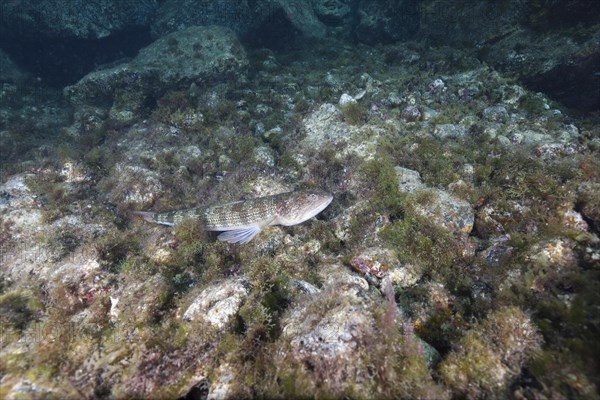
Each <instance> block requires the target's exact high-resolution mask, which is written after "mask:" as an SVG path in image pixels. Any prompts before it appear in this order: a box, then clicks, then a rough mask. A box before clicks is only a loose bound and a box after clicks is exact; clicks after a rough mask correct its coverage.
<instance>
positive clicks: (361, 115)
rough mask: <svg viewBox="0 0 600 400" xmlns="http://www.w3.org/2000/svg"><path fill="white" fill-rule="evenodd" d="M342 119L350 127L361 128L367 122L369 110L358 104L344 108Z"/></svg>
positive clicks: (344, 106)
mask: <svg viewBox="0 0 600 400" xmlns="http://www.w3.org/2000/svg"><path fill="white" fill-rule="evenodd" d="M342 118H343V119H344V122H345V123H347V124H349V125H355V126H360V125H362V124H364V123H365V122H366V121H367V109H366V108H365V107H364V106H362V105H360V104H358V103H348V104H345V105H343V106H342Z"/></svg>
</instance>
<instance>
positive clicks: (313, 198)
mask: <svg viewBox="0 0 600 400" xmlns="http://www.w3.org/2000/svg"><path fill="white" fill-rule="evenodd" d="M308 199H309V200H310V201H317V195H316V194H310V195H308Z"/></svg>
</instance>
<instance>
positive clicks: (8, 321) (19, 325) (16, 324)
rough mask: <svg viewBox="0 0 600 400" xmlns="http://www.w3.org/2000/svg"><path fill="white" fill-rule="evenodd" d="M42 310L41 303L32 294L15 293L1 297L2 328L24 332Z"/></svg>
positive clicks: (0, 320) (0, 319) (0, 324)
mask: <svg viewBox="0 0 600 400" xmlns="http://www.w3.org/2000/svg"><path fill="white" fill-rule="evenodd" d="M40 308H41V304H40V302H39V301H38V300H37V299H35V298H34V297H33V295H32V294H31V293H28V292H24V291H13V292H8V293H5V294H3V295H0V326H1V327H2V328H3V329H2V330H4V329H5V328H8V327H12V328H13V329H17V330H22V329H24V328H25V327H26V326H27V324H29V322H30V321H31V320H32V319H33V318H34V314H35V312H36V311H37V310H39V309H40Z"/></svg>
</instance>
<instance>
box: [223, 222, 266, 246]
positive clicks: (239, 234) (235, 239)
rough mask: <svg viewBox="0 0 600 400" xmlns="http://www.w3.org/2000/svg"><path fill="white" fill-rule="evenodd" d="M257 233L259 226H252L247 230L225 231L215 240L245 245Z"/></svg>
mask: <svg viewBox="0 0 600 400" xmlns="http://www.w3.org/2000/svg"><path fill="white" fill-rule="evenodd" d="M258 232H260V226H259V225H252V226H250V227H248V228H242V229H233V230H230V231H225V232H223V233H221V234H220V235H219V236H217V239H219V240H223V241H225V242H229V243H239V244H246V243H248V242H249V241H250V240H252V238H253V237H254V236H256V235H257V234H258Z"/></svg>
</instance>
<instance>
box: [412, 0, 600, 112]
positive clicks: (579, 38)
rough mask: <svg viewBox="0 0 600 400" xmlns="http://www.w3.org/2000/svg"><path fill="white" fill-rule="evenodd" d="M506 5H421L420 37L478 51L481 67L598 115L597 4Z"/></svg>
mask: <svg viewBox="0 0 600 400" xmlns="http://www.w3.org/2000/svg"><path fill="white" fill-rule="evenodd" d="M505 3H506V2H472V1H469V0H459V1H453V2H448V1H445V0H426V1H423V2H422V3H421V6H420V13H421V24H420V29H419V36H420V37H421V38H423V39H425V40H426V41H428V42H430V43H434V44H437V45H447V46H452V47H456V46H460V47H467V48H472V49H476V51H477V55H478V57H479V58H480V59H481V60H482V61H485V62H486V63H488V64H490V65H492V66H493V67H494V68H496V69H498V70H500V71H502V72H505V73H510V74H512V75H513V76H515V77H517V78H519V79H520V80H521V81H522V82H523V83H524V84H525V85H526V86H528V87H529V88H530V89H532V90H534V91H542V92H544V93H547V94H548V95H549V96H551V97H553V98H554V99H555V100H558V101H560V102H562V103H563V104H565V105H566V106H569V107H573V108H577V109H578V110H583V111H595V110H598V109H600V97H599V96H598V86H599V85H600V76H598V73H597V66H598V63H600V47H599V46H598V43H599V41H600V32H598V28H597V27H598V24H600V2H589V1H585V0H558V1H553V2H550V4H543V5H542V3H543V2H533V1H525V0H514V1H511V2H509V3H506V4H505ZM449 16H452V18H449Z"/></svg>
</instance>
